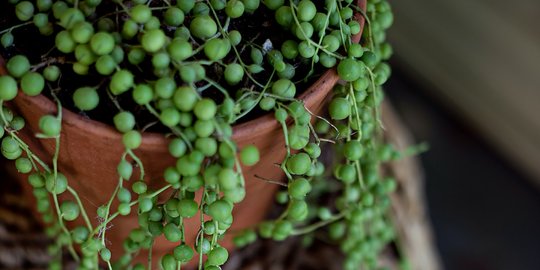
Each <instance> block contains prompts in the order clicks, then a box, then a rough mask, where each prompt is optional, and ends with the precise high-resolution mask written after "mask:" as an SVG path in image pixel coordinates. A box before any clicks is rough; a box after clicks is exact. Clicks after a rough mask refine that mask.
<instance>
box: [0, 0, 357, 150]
mask: <svg viewBox="0 0 540 270" xmlns="http://www.w3.org/2000/svg"><path fill="white" fill-rule="evenodd" d="M357 5H358V6H359V7H360V9H362V10H366V5H367V0H358V1H357ZM354 19H355V20H356V21H358V22H359V23H360V29H361V31H360V33H359V34H357V35H354V36H353V37H352V41H353V42H359V41H360V38H361V35H362V32H363V29H364V24H365V19H364V17H363V16H362V14H360V13H359V12H356V13H355V15H354ZM4 74H7V70H6V68H5V61H4V59H3V57H2V56H0V75H4ZM338 80H339V78H338V75H337V73H336V69H335V67H334V68H332V69H328V70H327V71H325V72H324V73H323V74H322V75H321V76H320V77H319V78H318V79H317V80H316V81H315V82H314V83H313V84H312V85H311V86H309V87H308V89H306V90H305V91H304V93H302V94H301V95H300V96H299V97H298V100H302V101H304V103H305V105H306V107H308V108H310V107H312V106H313V105H316V104H313V103H314V102H316V100H317V97H318V96H320V95H321V94H324V95H326V94H327V93H326V92H325V91H317V90H319V89H320V88H321V86H322V85H328V84H331V85H332V86H333V85H334V84H335V83H336V82H337V81H338ZM322 92H324V93H322ZM16 98H17V99H23V100H26V101H28V102H30V103H33V104H34V105H35V106H38V107H39V108H40V109H42V110H43V111H45V112H48V113H56V111H57V107H56V104H55V103H54V102H53V101H52V100H50V99H49V98H47V97H46V96H44V95H38V96H34V97H30V96H27V95H26V94H24V93H22V91H19V93H18V94H17V97H16ZM62 121H63V122H64V123H65V124H68V125H71V126H74V127H77V128H80V129H82V130H86V132H88V133H91V134H93V135H95V136H96V137H100V138H105V139H110V140H121V137H122V133H120V132H119V131H117V130H116V129H115V128H114V127H112V126H110V125H108V124H105V123H102V122H99V121H96V120H92V119H89V118H85V117H84V116H81V115H79V114H77V113H75V112H72V111H70V110H68V109H63V110H62ZM278 126H279V123H278V122H277V121H276V120H275V119H274V117H273V114H272V113H271V112H269V113H266V114H264V115H261V116H259V117H257V118H255V119H252V120H249V121H247V122H244V123H241V124H236V125H233V137H232V138H233V140H244V139H246V138H249V137H251V136H253V131H254V130H257V132H258V133H262V134H264V133H267V132H269V131H271V130H272V129H274V128H276V127H278ZM142 139H143V144H145V145H156V146H158V145H167V142H168V138H167V137H165V136H164V134H163V133H156V132H143V133H142Z"/></svg>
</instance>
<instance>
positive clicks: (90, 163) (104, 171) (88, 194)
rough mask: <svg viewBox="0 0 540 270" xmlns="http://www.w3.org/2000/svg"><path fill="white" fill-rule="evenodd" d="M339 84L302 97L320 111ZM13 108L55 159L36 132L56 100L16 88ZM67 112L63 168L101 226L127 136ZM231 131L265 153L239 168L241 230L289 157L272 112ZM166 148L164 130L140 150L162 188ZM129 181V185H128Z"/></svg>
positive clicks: (326, 82)
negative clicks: (243, 186)
mask: <svg viewBox="0 0 540 270" xmlns="http://www.w3.org/2000/svg"><path fill="white" fill-rule="evenodd" d="M358 4H359V6H360V7H361V8H362V9H364V10H365V6H366V1H365V0H359V1H358ZM355 18H356V19H357V20H358V21H359V22H360V23H361V26H362V28H363V25H364V19H363V17H362V16H361V15H360V14H356V15H355ZM359 40H360V34H359V35H357V36H355V37H354V41H355V42H358V41H359ZM5 73H6V70H5V65H4V62H3V59H1V58H0V74H5ZM337 81H338V76H337V74H336V72H335V70H333V69H332V70H328V71H327V72H325V73H324V74H323V75H322V76H321V77H320V78H319V79H318V80H317V81H316V82H315V83H314V84H313V85H312V86H311V87H309V88H308V89H306V90H305V91H304V92H303V94H302V95H301V96H300V99H302V100H304V102H305V104H306V106H307V107H308V108H309V109H310V111H312V112H313V113H315V114H318V113H320V112H321V110H322V108H323V105H324V103H325V98H326V96H327V95H328V94H329V92H330V90H331V89H332V87H333V86H334V85H335V84H336V82H337ZM9 105H10V106H11V107H12V108H13V110H14V111H15V112H16V114H18V115H21V116H22V117H24V118H25V119H26V123H27V124H26V127H25V128H24V129H23V130H21V131H20V132H19V136H20V137H21V138H22V139H23V140H24V141H25V142H27V143H28V145H29V146H30V148H31V149H32V151H33V152H34V153H35V154H37V155H38V156H39V157H40V158H42V159H43V160H45V161H50V160H52V158H51V157H52V156H53V154H54V148H55V147H54V141H53V140H40V139H37V138H35V136H34V134H36V133H38V132H39V126H38V123H39V119H40V117H41V116H42V115H44V114H56V112H57V110H56V105H55V104H54V103H53V102H52V101H50V100H49V99H48V98H46V97H45V96H37V97H29V96H27V95H25V94H23V93H22V92H19V95H18V96H17V98H16V99H15V100H13V101H12V102H10V104H9ZM62 114H63V119H62V120H63V121H62V133H61V143H60V155H59V160H58V166H59V171H60V172H62V173H64V174H65V175H66V177H67V178H68V181H69V184H70V186H72V187H73V189H75V190H76V191H77V193H78V194H79V196H80V198H81V199H82V201H83V204H85V207H86V210H87V213H88V214H89V216H90V219H91V221H92V222H93V225H94V226H96V225H97V224H98V219H97V215H96V210H97V207H99V206H100V205H103V204H105V203H107V201H108V199H109V198H110V196H111V194H112V193H113V191H114V190H115V188H116V186H117V181H118V176H117V172H116V165H117V164H118V162H119V161H120V158H121V155H122V153H123V152H124V147H123V144H122V135H121V134H120V133H118V132H117V131H116V130H115V129H114V128H112V127H110V126H108V125H106V124H103V123H100V122H96V121H93V120H90V119H87V118H85V117H83V116H81V115H78V114H76V113H74V112H71V111H68V110H63V112H62ZM233 130H234V135H233V139H234V141H235V142H236V143H237V144H238V146H239V147H240V148H242V147H244V146H247V145H256V146H257V147H258V149H259V151H260V156H261V160H260V161H259V163H257V164H256V165H255V166H252V167H243V168H242V169H243V172H244V176H245V178H246V197H245V199H244V201H242V202H241V203H239V204H237V205H236V206H235V209H234V212H233V216H234V224H233V226H232V227H231V229H232V230H239V229H242V228H247V227H252V226H254V225H255V224H257V223H258V222H260V221H261V220H262V219H263V218H264V217H265V215H266V213H267V210H268V207H269V206H270V205H271V204H272V202H273V197H274V194H275V191H276V189H277V187H278V186H277V185H275V184H269V183H267V182H265V181H261V180H259V179H257V178H255V177H254V175H255V174H257V175H259V176H262V177H265V178H269V179H276V180H281V179H283V178H284V175H283V172H282V171H281V169H280V168H279V167H278V166H276V165H275V164H277V163H281V161H282V160H283V158H284V156H285V143H284V137H283V133H282V130H281V126H280V125H279V124H278V122H277V121H276V120H275V119H274V117H273V115H272V114H267V115H264V116H261V117H259V118H257V119H254V120H251V121H249V122H246V123H243V124H239V125H236V126H234V129H233ZM167 148H168V140H167V139H166V138H165V137H164V136H163V135H161V134H153V133H145V134H143V141H142V145H141V146H140V148H139V149H137V151H135V153H136V155H137V156H138V157H139V158H140V159H141V161H142V162H143V164H144V165H145V172H146V177H145V178H146V179H145V180H146V181H147V183H148V185H149V186H150V187H154V188H159V187H161V186H163V185H164V181H163V180H162V174H163V171H164V170H165V168H167V167H169V166H174V164H175V158H173V157H172V156H170V154H169V153H168V150H167ZM11 167H12V168H13V166H11ZM11 171H12V172H11V174H12V175H13V176H14V177H15V178H17V179H18V180H19V181H20V182H21V183H23V186H24V188H25V193H26V194H27V195H28V198H33V195H31V194H32V188H31V187H30V185H28V184H27V181H26V180H27V176H25V175H21V174H18V173H16V172H14V170H13V169H11ZM135 171H137V170H136V169H135ZM126 184H127V185H128V186H130V185H131V183H130V182H127V183H126ZM70 197H71V195H69V194H67V192H66V193H64V194H62V196H60V200H65V199H67V198H70ZM70 199H71V198H70ZM116 205H117V204H116V203H114V204H113V206H112V209H116ZM135 212H136V208H133V209H132V214H130V215H128V216H125V217H123V216H119V217H117V218H116V219H114V220H113V221H112V227H111V228H110V229H108V230H107V235H106V236H107V240H108V244H107V247H108V248H109V249H110V250H111V251H112V254H113V258H114V257H115V256H114V255H118V254H122V253H123V246H122V241H123V239H125V238H126V237H127V235H128V233H129V232H130V230H131V229H133V228H136V227H137V224H138V222H137V215H136V214H135ZM36 213H37V212H36ZM185 222H186V223H185V224H186V225H185V226H186V241H187V242H188V243H191V244H192V243H193V242H194V240H195V237H196V233H197V230H198V227H199V225H198V224H199V217H198V215H197V216H196V217H194V218H191V219H187V220H185ZM76 225H83V223H82V220H76V221H73V222H67V226H68V227H74V226H76ZM176 245H177V243H172V242H169V241H167V240H166V239H165V238H164V237H163V236H162V237H159V238H157V239H156V242H155V244H154V249H153V257H154V259H153V261H154V262H156V263H157V262H158V261H159V260H158V259H159V258H160V257H161V256H162V255H164V254H165V253H167V252H170V251H171V250H172V249H173V248H174V247H175V246H176ZM222 245H223V246H225V247H226V248H228V249H232V241H231V239H230V237H228V238H227V237H226V238H225V239H224V241H223V242H222ZM146 256H147V254H140V256H139V257H138V258H137V260H139V259H140V260H141V261H145V260H146Z"/></svg>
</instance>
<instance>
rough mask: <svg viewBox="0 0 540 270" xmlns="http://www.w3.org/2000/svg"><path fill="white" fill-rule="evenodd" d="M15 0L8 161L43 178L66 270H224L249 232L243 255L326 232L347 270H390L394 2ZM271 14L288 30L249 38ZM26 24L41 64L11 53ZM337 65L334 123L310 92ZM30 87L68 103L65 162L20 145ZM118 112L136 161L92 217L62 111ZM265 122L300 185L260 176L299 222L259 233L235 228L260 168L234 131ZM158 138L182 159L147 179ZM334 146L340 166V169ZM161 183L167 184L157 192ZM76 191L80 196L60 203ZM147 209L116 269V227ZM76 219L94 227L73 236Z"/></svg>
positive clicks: (55, 128) (126, 161) (55, 134)
mask: <svg viewBox="0 0 540 270" xmlns="http://www.w3.org/2000/svg"><path fill="white" fill-rule="evenodd" d="M9 2H10V3H11V4H13V6H11V7H12V10H13V11H14V14H15V17H16V18H17V19H18V20H19V21H20V24H17V25H12V26H10V27H9V28H6V29H5V30H1V31H0V34H1V35H2V36H1V39H0V41H1V44H2V46H3V47H4V48H5V49H4V51H3V52H5V57H6V60H7V61H6V69H7V74H5V75H2V76H0V102H1V104H2V110H0V117H1V123H0V127H1V128H0V138H2V142H1V152H2V154H3V155H4V156H5V157H6V158H7V159H9V160H14V161H15V166H16V168H17V170H18V171H19V172H20V173H21V174H28V182H29V184H30V185H31V186H32V187H33V189H34V195H35V197H36V200H37V210H38V211H39V212H40V213H42V218H43V220H44V222H46V223H47V224H48V228H47V233H48V235H49V236H51V237H54V238H55V239H56V243H55V244H54V245H53V246H51V248H50V252H51V254H55V256H54V257H55V259H56V260H55V261H54V262H52V263H51V265H50V268H51V269H59V268H61V267H62V264H61V262H62V257H61V254H62V250H63V249H64V248H65V249H67V250H68V251H69V252H70V254H71V256H72V257H73V259H74V260H76V261H77V262H78V263H79V267H80V269H97V268H99V267H100V266H105V267H107V268H109V269H113V268H119V269H125V268H128V269H151V268H152V267H153V266H154V265H157V264H159V265H160V266H161V267H162V268H163V269H167V270H168V269H181V268H182V266H183V265H184V264H186V263H188V262H192V261H196V262H197V265H198V269H205V270H214V269H221V268H220V266H221V265H223V264H225V263H226V262H227V260H228V257H229V253H228V250H227V249H226V248H224V247H222V246H221V245H220V240H221V238H222V237H223V236H224V235H225V234H226V233H233V234H235V238H234V243H235V244H236V245H237V246H238V247H242V246H246V245H249V244H250V243H253V242H254V241H255V240H256V239H257V237H259V236H260V237H262V238H272V239H274V240H276V241H281V240H284V239H286V238H288V237H292V236H302V237H305V239H308V240H309V239H313V237H316V235H315V232H318V231H323V232H326V239H327V240H328V241H331V242H334V243H336V244H337V245H339V247H340V248H341V250H342V251H343V253H344V254H345V255H346V260H345V262H344V269H359V267H360V269H378V260H377V258H378V256H379V254H380V252H381V251H382V250H383V248H384V247H386V246H387V244H388V243H390V242H391V241H393V240H394V237H395V232H394V230H393V227H392V224H391V220H390V219H389V218H388V210H389V207H390V199H389V197H388V194H389V193H391V192H392V191H394V190H395V189H396V182H395V181H394V180H393V179H391V178H385V177H383V176H382V175H381V170H380V166H381V163H383V162H386V161H389V160H392V159H395V158H398V157H399V153H398V152H396V151H395V150H393V148H392V147H391V146H389V145H385V144H384V142H383V139H382V133H383V130H384V128H383V126H382V124H381V121H380V111H379V110H380V109H379V108H380V103H381V101H382V99H383V92H382V88H381V87H382V85H383V84H384V83H385V81H386V80H387V79H388V77H389V76H390V73H391V72H390V67H389V65H388V64H387V63H385V62H384V61H386V60H387V59H389V57H390V56H391V54H392V49H391V46H390V45H389V44H388V43H386V41H385V38H386V36H385V35H386V34H385V30H386V29H387V28H388V27H390V25H391V23H392V20H393V17H392V13H391V9H390V6H389V4H388V3H387V2H386V0H368V1H367V7H366V9H365V10H362V9H361V8H360V7H359V6H358V3H357V1H353V0H325V1H311V0H300V1H298V0H263V1H260V0H178V1H174V0H171V1H151V0H131V1H121V0H114V1H101V0H80V1H79V0H65V1H53V0H36V1H19V0H9ZM360 2H361V1H360ZM358 14H360V15H361V16H357V15H358ZM257 17H263V19H266V20H268V21H263V22H264V23H267V24H270V25H271V26H266V27H274V28H270V30H271V31H275V32H272V33H270V34H269V33H256V34H253V33H248V32H250V31H251V32H254V31H255V32H259V31H265V29H262V30H258V29H257V30H253V29H247V28H246V27H242V25H241V24H242V23H245V21H246V20H256V19H257ZM359 17H361V18H363V19H364V20H365V22H366V23H365V27H364V28H363V33H362V41H361V43H355V42H353V40H352V37H353V36H354V35H356V34H359V33H360V31H362V25H361V24H360V21H359V20H358V18H359ZM241 20H243V21H241ZM22 29H33V30H34V31H35V30H36V29H37V31H38V33H39V34H40V35H42V36H43V38H44V39H45V40H49V41H51V42H52V43H54V46H53V47H51V48H47V50H46V51H43V54H42V55H40V56H39V58H36V57H32V56H31V55H30V54H31V52H23V53H19V52H17V50H10V49H12V48H16V47H17V46H19V45H20V44H19V41H18V38H19V34H20V35H23V34H24V32H21V33H19V31H21V30H22ZM261 35H262V36H261ZM21 40H22V41H21V42H24V39H21ZM38 46H39V45H38ZM13 51H16V52H17V53H12V52H13ZM8 52H9V53H8ZM25 53H27V54H28V55H26V54H25ZM36 59H37V60H36ZM330 68H335V69H336V71H337V74H338V75H339V78H340V79H341V80H342V83H340V84H338V85H336V86H335V87H334V89H333V91H332V94H331V97H330V102H329V105H328V116H324V115H323V116H319V115H314V114H313V113H312V112H311V111H309V108H307V107H306V106H305V104H304V102H303V101H302V100H301V99H299V98H298V97H299V93H300V92H301V91H302V90H303V88H305V86H306V85H307V84H308V83H310V82H313V79H314V78H316V76H318V75H320V74H321V72H322V71H325V70H327V69H330ZM64 74H70V76H71V74H72V75H73V76H74V77H75V78H78V79H80V80H79V84H78V85H76V86H74V85H73V82H72V81H69V79H68V78H64V76H63V75H64ZM66 77H67V75H66ZM96 82H97V83H96ZM70 87H73V89H69V88H70ZM19 92H22V93H21V94H24V95H28V96H37V95H40V94H45V95H48V96H49V97H51V98H52V99H53V100H54V101H55V102H56V104H57V113H56V114H52V115H43V116H41V118H40V121H39V128H40V133H39V134H36V137H38V138H39V139H41V140H53V141H54V145H55V148H54V155H53V156H52V158H51V160H42V159H41V158H39V157H38V156H37V155H36V154H35V153H34V152H33V150H32V149H31V148H30V147H29V146H28V143H27V142H25V141H24V140H23V139H22V138H21V137H20V136H19V131H20V130H22V129H23V128H24V127H25V120H24V119H23V118H22V117H20V116H16V115H14V114H13V112H12V110H10V109H8V107H9V106H5V105H6V103H9V102H10V101H12V100H13V99H15V98H16V97H17V95H18V94H19ZM66 97H68V98H67V100H66ZM126 100H128V101H126ZM105 103H108V104H112V106H113V107H114V108H115V109H116V110H117V111H116V112H114V113H113V115H110V114H105V117H106V118H107V119H105V120H103V121H106V122H107V121H108V123H110V124H112V125H113V126H114V127H115V129H116V130H117V131H118V132H120V133H122V134H123V135H122V143H123V147H124V148H125V151H124V153H123V154H122V156H121V157H119V160H120V161H119V163H118V164H117V173H118V178H117V182H118V183H117V186H116V189H115V190H114V192H113V193H112V194H110V197H109V200H108V201H107V203H105V204H104V205H101V206H99V208H98V210H97V213H90V212H88V211H87V210H85V209H86V207H85V205H84V203H83V201H82V200H81V195H82V194H78V191H77V190H75V189H74V188H73V187H72V186H71V185H70V182H72V181H76V179H67V177H66V176H65V175H64V174H63V173H62V171H59V166H58V158H59V153H60V145H61V144H60V142H61V140H62V139H63V136H62V110H63V109H64V107H67V109H70V110H75V111H79V112H81V113H84V114H87V115H89V116H90V117H92V116H93V115H96V114H93V111H98V110H99V108H100V106H103V104H105ZM141 112H142V113H141ZM266 112H268V113H272V114H273V116H274V118H275V120H276V121H277V122H278V123H279V124H280V126H281V129H282V132H283V136H284V139H285V147H286V156H285V157H284V159H283V161H282V162H281V164H278V165H279V166H280V168H281V169H282V171H283V172H284V174H285V176H286V179H285V181H284V182H283V181H280V180H279V179H264V178H263V177H260V176H257V177H258V178H260V180H261V181H267V182H268V183H269V184H278V185H280V186H281V187H283V190H281V191H279V192H278V193H277V194H276V201H277V202H278V203H279V204H282V205H284V207H283V209H284V211H283V213H282V214H281V215H279V216H278V217H277V218H276V219H274V220H267V221H264V222H262V223H261V224H260V225H259V226H258V227H257V228H246V229H245V230H243V231H241V232H229V228H230V227H231V225H232V224H233V215H232V211H233V209H234V205H235V204H238V203H241V202H242V200H243V199H244V197H245V194H246V190H245V187H246V179H245V178H244V174H243V173H242V165H243V166H253V165H255V164H256V163H257V162H258V161H259V159H260V153H259V150H258V149H257V148H256V147H255V146H252V145H251V146H246V147H244V148H243V149H239V147H238V146H237V144H236V143H235V141H234V140H233V125H235V124H237V123H239V122H241V121H244V119H246V117H253V115H258V114H259V115H260V114H261V113H266ZM149 118H150V119H151V120H148V119H149ZM146 130H159V131H161V132H162V133H163V134H164V135H163V136H166V137H168V138H169V139H170V144H169V149H168V150H169V153H170V155H171V156H173V157H174V158H176V160H177V162H176V164H175V165H174V166H171V167H169V168H167V169H166V170H165V171H164V172H163V178H162V179H148V177H147V174H146V173H145V164H144V163H143V162H142V161H141V159H140V158H139V157H138V156H137V155H136V151H135V150H137V149H138V148H139V147H140V146H141V144H142V134H143V133H144V132H145V131H146ZM329 148H332V150H334V152H335V153H336V155H335V157H334V158H333V159H331V160H326V159H325V158H323V152H325V151H326V150H327V149H329ZM158 180H160V181H162V186H161V188H159V189H157V190H152V189H150V188H149V187H148V183H149V181H158ZM128 182H129V184H128ZM196 193H197V194H201V196H200V198H198V197H197V198H196V195H195V194H196ZM65 194H70V197H69V198H71V199H62V200H60V199H59V196H60V195H62V198H66V196H65ZM162 194H168V197H167V199H166V200H165V201H164V200H162V199H159V198H158V197H160V195H162ZM160 198H161V197H160ZM327 198H332V199H331V200H328V199H327ZM113 205H117V207H113ZM132 212H133V214H136V215H138V221H139V224H138V228H136V229H134V230H133V231H131V233H130V234H129V237H128V238H127V239H125V243H124V250H125V253H124V254H114V255H116V257H115V258H119V259H118V260H116V261H115V262H112V258H113V254H111V251H110V250H109V249H108V242H107V236H108V233H107V230H108V228H109V227H110V226H111V224H114V221H115V218H117V217H119V216H127V215H130V214H132ZM94 217H98V218H99V222H98V223H97V224H96V223H95V222H92V221H93V218H94ZM77 219H82V220H83V224H84V225H81V226H70V222H73V221H74V220H77ZM186 219H197V220H199V225H200V227H199V229H198V232H197V235H196V238H195V243H194V245H191V244H190V243H188V241H186V235H185V228H184V225H185V220H186ZM161 235H164V237H165V238H166V239H167V240H168V241H170V242H174V243H177V246H176V247H175V248H174V250H171V251H170V252H169V253H168V254H165V255H164V256H162V257H161V259H160V261H159V262H153V261H152V257H153V256H152V249H153V246H154V244H155V238H156V237H158V236H161ZM141 250H148V251H149V252H148V253H149V254H148V260H147V263H146V264H140V263H137V264H135V263H133V258H135V256H137V254H138V253H139V252H140V251H141Z"/></svg>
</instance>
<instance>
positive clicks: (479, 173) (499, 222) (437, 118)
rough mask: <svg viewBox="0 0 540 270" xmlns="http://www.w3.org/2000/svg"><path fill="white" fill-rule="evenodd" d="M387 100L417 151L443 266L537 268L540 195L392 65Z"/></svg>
mask: <svg viewBox="0 0 540 270" xmlns="http://www.w3.org/2000/svg"><path fill="white" fill-rule="evenodd" d="M392 64H393V66H394V73H393V75H392V78H391V79H390V81H389V82H388V83H387V85H386V94H387V98H388V99H389V100H390V101H391V102H392V103H393V105H394V107H395V109H396V110H397V112H398V113H399V114H400V116H401V118H402V120H403V121H404V122H405V124H406V125H407V126H408V128H409V130H410V131H411V132H412V133H413V135H414V137H415V139H416V141H417V142H424V141H425V142H428V143H429V145H430V149H429V151H427V152H426V153H424V154H422V155H421V156H420V157H421V160H422V165H423V168H424V172H425V178H426V186H425V192H426V194H427V199H428V205H427V207H428V209H429V216H430V218H431V220H432V224H433V227H434V228H433V229H434V233H435V238H436V245H437V247H438V249H439V253H440V255H441V259H442V262H443V265H444V267H445V269H448V270H454V269H458V270H468V269H471V270H484V269H486V270H499V269H501V270H502V269H505V270H506V269H508V270H511V269H512V270H513V269H520V270H528V269H530V270H534V269H540V247H539V243H540V196H539V195H540V192H539V189H538V188H537V187H536V186H533V185H532V181H530V179H528V178H527V177H526V176H525V175H523V174H522V173H521V172H520V171H518V170H517V169H516V168H514V167H513V166H512V165H510V162H509V160H508V159H507V157H505V156H504V155H502V154H501V153H498V152H497V151H496V150H495V148H494V147H492V146H491V145H489V144H488V143H487V142H486V141H485V140H484V138H482V136H480V135H478V133H476V131H475V127H474V126H469V125H468V123H467V121H465V120H463V119H461V118H459V117H458V116H457V115H456V114H454V113H453V112H452V111H451V110H450V109H449V108H448V107H447V105H446V104H445V102H441V100H439V99H436V98H433V97H432V96H430V94H428V93H430V92H431V91H428V90H429V88H427V87H426V86H424V85H423V84H422V83H419V80H417V79H416V78H415V77H414V76H412V75H411V74H409V73H407V71H406V70H405V69H403V68H400V63H396V62H394V63H392Z"/></svg>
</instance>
